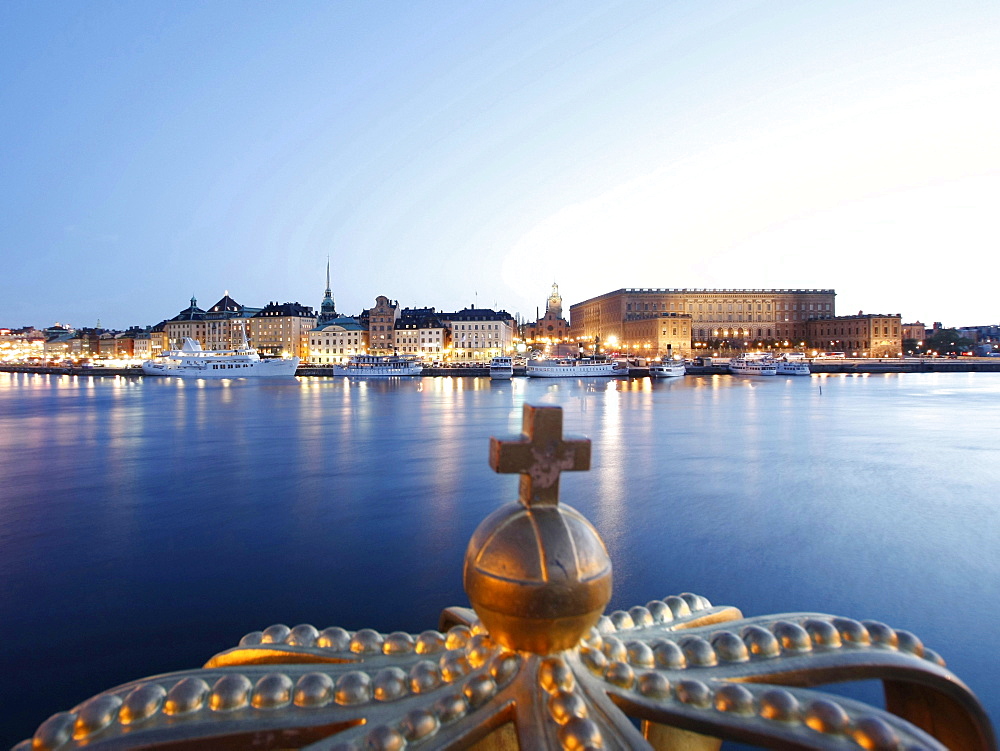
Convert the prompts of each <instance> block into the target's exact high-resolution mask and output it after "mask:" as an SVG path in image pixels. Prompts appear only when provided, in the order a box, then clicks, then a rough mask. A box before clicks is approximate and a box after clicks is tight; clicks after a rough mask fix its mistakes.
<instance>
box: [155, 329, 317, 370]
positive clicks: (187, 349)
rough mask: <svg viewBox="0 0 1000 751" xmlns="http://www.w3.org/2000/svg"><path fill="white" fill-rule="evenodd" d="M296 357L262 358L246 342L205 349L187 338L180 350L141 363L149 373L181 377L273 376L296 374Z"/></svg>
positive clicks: (197, 342) (169, 351)
mask: <svg viewBox="0 0 1000 751" xmlns="http://www.w3.org/2000/svg"><path fill="white" fill-rule="evenodd" d="M298 366H299V358H297V357H275V358H262V357H261V356H260V355H259V354H257V350H255V349H253V348H252V347H250V345H249V344H248V343H247V340H246V335H245V334H244V336H243V345H242V346H241V347H239V348H237V349H231V350H205V349H202V347H201V343H200V342H199V341H197V340H196V339H191V338H189V337H185V338H184V340H183V342H182V344H181V348H180V349H175V350H168V351H167V352H164V353H163V354H161V355H158V356H157V357H154V358H153V359H152V360H146V361H145V362H144V363H143V364H142V372H143V373H145V374H146V375H159V376H178V377H180V378H273V377H277V376H294V375H295V370H296V368H298Z"/></svg>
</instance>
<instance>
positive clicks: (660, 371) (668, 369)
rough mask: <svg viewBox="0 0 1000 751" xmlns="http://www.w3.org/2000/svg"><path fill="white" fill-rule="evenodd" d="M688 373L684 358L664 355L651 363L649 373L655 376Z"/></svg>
mask: <svg viewBox="0 0 1000 751" xmlns="http://www.w3.org/2000/svg"><path fill="white" fill-rule="evenodd" d="M685 373H687V367H686V366H685V365H684V361H683V360H674V359H673V358H671V357H666V356H664V357H663V358H661V359H660V360H658V361H654V362H651V363H650V364H649V375H650V376H652V377H653V378H677V377H679V376H682V375H684V374H685Z"/></svg>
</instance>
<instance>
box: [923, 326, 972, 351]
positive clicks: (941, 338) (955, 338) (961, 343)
mask: <svg viewBox="0 0 1000 751" xmlns="http://www.w3.org/2000/svg"><path fill="white" fill-rule="evenodd" d="M973 344H974V342H973V341H972V340H971V339H966V338H965V337H963V336H962V335H961V334H959V333H958V330H957V329H937V330H936V331H935V332H934V333H933V334H932V335H931V336H929V337H928V338H927V339H926V340H925V341H924V350H925V351H932V352H937V353H938V354H939V355H957V354H960V353H962V352H970V351H972V345H973Z"/></svg>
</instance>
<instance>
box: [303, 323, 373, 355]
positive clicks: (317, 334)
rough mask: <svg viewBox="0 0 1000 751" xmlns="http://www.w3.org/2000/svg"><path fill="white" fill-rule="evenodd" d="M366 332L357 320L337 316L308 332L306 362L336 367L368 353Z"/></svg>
mask: <svg viewBox="0 0 1000 751" xmlns="http://www.w3.org/2000/svg"><path fill="white" fill-rule="evenodd" d="M367 336H368V332H367V331H365V330H364V327H363V326H362V325H361V322H360V321H359V320H358V319H357V318H350V317H348V316H337V317H335V318H332V319H330V320H329V321H327V322H326V323H320V324H319V325H318V326H316V328H314V329H313V330H312V331H310V332H309V356H308V358H307V359H308V360H309V362H311V363H315V364H317V365H336V364H338V363H343V362H346V361H347V360H349V359H350V358H351V357H352V356H353V355H361V354H364V353H366V352H367V351H368V343H367Z"/></svg>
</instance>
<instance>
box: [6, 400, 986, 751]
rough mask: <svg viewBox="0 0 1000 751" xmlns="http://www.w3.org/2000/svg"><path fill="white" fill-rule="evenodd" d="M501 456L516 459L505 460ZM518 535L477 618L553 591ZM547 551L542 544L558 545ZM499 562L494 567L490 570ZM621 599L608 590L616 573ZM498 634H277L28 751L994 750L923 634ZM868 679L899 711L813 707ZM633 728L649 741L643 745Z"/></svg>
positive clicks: (90, 704)
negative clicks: (510, 591)
mask: <svg viewBox="0 0 1000 751" xmlns="http://www.w3.org/2000/svg"><path fill="white" fill-rule="evenodd" d="M543 414H545V413H543ZM550 414H551V413H548V414H545V419H551V418H550V417H549V415H550ZM532 415H534V416H535V418H537V417H538V415H539V412H538V411H537V410H534V409H530V408H529V409H526V422H527V423H528V425H527V430H526V432H527V434H528V435H527V436H526V438H527V440H523V441H520V442H521V443H528V444H529V445H530V443H531V441H532V440H534V439H537V438H538V437H539V436H540V435H542V434H544V435H547V436H549V438H547V439H546V440H549V439H550V438H551V436H552V435H556V436H558V435H560V434H561V420H560V421H559V423H558V424H556V423H547V424H548V425H549V426H550V427H549V428H545V429H544V430H539V422H538V421H537V419H536V420H535V422H534V427H532V419H531V416H532ZM553 424H556V427H557V428H558V430H556V431H555V432H554V433H552V432H551V425H553ZM532 431H534V438H533V437H532V435H533V433H532ZM558 444H559V440H555V439H553V440H549V443H548V444H547V445H549V446H554V447H555V449H554V452H553V454H554V455H557V456H558V454H559V452H560V451H562V450H563V449H560V448H558ZM496 445H497V443H495V444H494V446H496ZM498 450H499V451H500V452H501V453H502V452H503V449H502V445H501V447H500V448H499V449H498ZM572 451H573V452H574V453H575V452H576V449H573V450H572ZM543 453H544V452H543ZM495 455H496V454H495V453H494V451H493V450H492V449H491V463H492V465H493V466H494V468H496V469H498V471H516V472H524V471H525V469H524V467H528V469H527V471H528V472H529V473H530V471H531V470H530V467H532V466H534V465H533V464H532V463H531V462H528V463H527V464H525V462H523V461H522V460H521V459H518V460H517V461H515V462H513V463H512V464H508V463H507V460H506V459H498V460H497V461H496V462H494V461H493V459H492V457H493V456H495ZM575 455H577V454H575ZM587 455H588V456H589V452H588V454H587ZM577 456H579V455H577ZM532 461H534V460H532ZM567 463H568V462H565V461H564V460H562V459H557V460H556V461H555V462H554V463H550V465H549V466H550V467H551V466H555V467H557V470H559V471H561V470H563V469H570V468H577V469H580V468H583V467H580V466H578V465H579V464H580V463H581V462H578V461H577V460H574V462H573V464H574V465H576V466H565V465H566V464H567ZM518 466H520V467H522V468H521V469H518V468H516V467H518ZM501 467H503V468H505V469H504V470H501V469H500V468H501ZM553 475H554V477H555V482H556V483H557V482H558V471H555V472H543V473H541V476H544V477H545V478H546V484H545V487H547V488H551V487H552V477H553ZM525 488H526V484H525V482H524V481H523V480H522V484H521V489H522V498H521V500H520V502H519V503H518V504H516V505H517V507H518V508H519V509H520V511H519V513H521V514H525V513H529V512H530V513H534V512H537V511H538V508H537V507H536V506H535V499H536V497H537V494H538V493H539V484H538V482H537V478H536V477H534V476H532V477H531V482H529V483H528V484H527V491H526V490H525ZM541 496H542V497H543V500H542V501H541V503H540V506H542V507H546V508H544V510H545V511H546V512H547V513H548V512H552V511H554V510H555V508H553V507H554V505H555V502H556V501H555V499H552V498H548V497H545V492H542V493H541ZM494 516H497V515H496V514H495V515H494ZM514 516H516V515H514V514H513V512H511V513H510V514H500V517H501V521H500V522H499V523H498V522H495V521H494V522H490V519H492V518H493V517H490V519H487V521H486V522H484V525H483V527H485V528H486V529H485V531H484V529H483V527H481V528H480V530H477V532H476V535H474V537H473V542H472V543H470V549H469V550H470V553H469V556H467V559H466V567H467V570H466V580H467V582H468V579H469V577H468V567H469V560H470V556H471V560H472V561H473V564H474V567H476V566H482V567H483V569H484V570H486V571H487V572H488V573H489V575H487V574H483V578H484V579H485V580H487V581H486V584H483V583H482V582H476V586H481V587H485V589H484V594H482V595H481V596H480V597H478V598H472V597H471V593H470V599H473V602H476V600H477V599H479V600H480V601H484V600H485V601H487V602H488V603H489V604H490V605H491V607H499V608H504V607H506V603H505V602H504V601H503V598H502V597H500V596H499V595H498V594H497V592H496V591H495V590H491V589H490V587H492V586H493V583H492V580H491V579H490V576H492V575H493V574H496V573H497V571H496V569H497V568H498V566H501V565H502V566H510V567H512V569H511V570H516V572H517V574H518V576H519V577H524V580H525V581H526V582H527V583H526V584H524V585H523V586H524V587H525V588H527V589H529V590H530V589H531V587H533V586H535V584H536V583H537V582H538V581H541V582H542V583H543V585H547V583H548V582H549V581H550V580H551V579H552V576H551V567H550V566H548V565H547V561H549V557H547V554H550V553H551V552H552V551H551V550H549V549H546V550H545V551H542V552H541V553H539V552H538V551H539V550H540V548H538V547H536V548H534V549H532V550H531V551H530V553H531V554H530V555H524V553H523V551H522V560H520V562H518V561H517V560H515V559H516V558H517V556H515V555H514V552H516V549H515V548H513V547H510V546H511V544H512V543H511V542H510V540H508V539H507V538H506V535H508V534H513V533H510V532H508V531H506V530H508V529H515V528H519V525H520V524H522V523H523V522H522V521H518V519H516V518H514ZM577 517H579V515H578V514H575V512H572V513H570V512H569V511H568V510H566V513H565V514H564V515H563V517H560V521H559V522H558V523H557V524H556V523H554V525H555V529H556V530H558V531H557V532H551V531H550V532H547V533H546V535H554V536H555V538H556V540H557V542H558V541H559V540H563V539H569V538H572V537H573V535H574V534H579V535H582V536H584V537H587V536H588V535H589V532H591V531H592V528H591V527H590V526H589V524H586V520H584V519H583V518H582V517H579V518H577ZM526 518H528V519H529V521H532V520H534V517H533V516H529V517H526ZM553 518H555V517H553ZM566 519H570V520H571V521H566ZM546 523H548V522H542V524H543V525H544V524H546ZM581 523H583V524H586V528H583V527H581V526H579V525H580V524H581ZM581 530H584V531H587V530H589V531H587V532H586V534H584V531H581ZM517 534H518V535H520V534H521V533H520V532H518V533H517ZM546 535H543V536H542V538H539V539H543V538H544V541H545V543H546V545H548V544H549V543H550V538H549V537H548V536H546ZM595 537H596V533H595ZM498 538H499V539H498ZM495 539H496V541H497V542H496V544H497V546H498V547H497V548H496V549H495V550H493V549H492V547H491V541H493V540H495ZM597 542H598V543H600V540H599V538H598V539H597ZM560 544H561V543H560ZM554 549H555V548H553V550H554ZM567 549H568V548H567ZM600 549H601V551H602V552H603V550H604V548H603V544H601V546H600ZM487 551H490V552H489V555H486V552H487ZM560 551H562V549H561V548H560ZM481 554H482V555H481ZM560 555H562V552H560ZM490 556H496V558H491V557H490ZM487 559H488V560H490V561H493V564H491V566H485V564H484V563H483V562H484V561H486V560H487ZM497 561H499V563H497ZM602 566H603V564H601V563H598V564H597V565H594V564H593V561H591V560H589V559H587V560H583V561H581V560H577V561H576V568H577V573H576V574H575V575H574V577H575V578H574V577H570V579H572V581H573V582H574V583H579V582H580V581H583V582H585V583H587V582H589V581H590V580H591V578H592V574H593V572H595V571H596V572H598V578H600V576H602V575H603V574H602V573H601V572H603V567H602ZM478 575H479V574H475V575H474V576H473V578H474V579H475V578H476V576H478ZM547 577H548V578H547ZM588 577H590V578H588ZM607 581H608V585H609V587H610V568H609V570H608V576H607ZM574 586H575V584H574ZM573 588H574V587H573V586H570V589H571V590H572V589H573ZM516 590H517V588H515V590H514V591H515V593H516ZM584 590H586V591H588V592H589V588H588V587H584ZM539 591H544V587H543V590H539ZM477 592H478V590H477ZM591 595H593V593H590V594H588V595H587V596H591ZM603 596H604V595H603V594H600V595H593V597H594V598H595V599H593V600H588V599H587V597H586V596H585V597H582V602H584V607H582V608H577V607H576V606H575V605H574V606H573V607H568V606H566V605H565V603H563V604H560V605H559V606H558V607H555V606H550V605H549V604H548V603H546V602H545V599H546V598H545V597H544V596H538V597H535V595H534V594H529V595H527V596H525V597H522V598H520V599H518V596H517V595H516V594H514V595H512V597H514V599H515V601H517V602H519V603H521V605H522V606H524V607H528V606H530V607H532V608H538V610H537V611H533V612H532V613H520V614H519V613H516V612H508V613H507V615H509V616H522V617H526V618H527V619H529V620H534V621H537V623H534V624H533V627H536V628H537V630H538V633H542V637H540V638H543V642H544V638H549V637H545V636H544V633H543V632H544V631H545V620H546V618H547V617H551V618H552V620H553V623H551V624H550V629H551V630H552V631H555V632H561V629H562V626H561V625H560V624H559V623H558V621H559V618H560V617H574V616H575V615H577V614H578V610H586V608H587V607H589V606H590V605H591V604H593V603H594V602H596V600H598V599H600V598H601V597H603ZM490 598H493V599H490ZM569 601H571V602H575V601H576V600H575V598H574V597H571V598H569ZM601 607H603V603H602V604H601ZM507 610H508V611H510V610H512V609H511V608H507ZM544 613H550V616H545V615H544ZM567 613H568V614H569V615H566V614H567ZM539 614H542V615H539ZM552 614H554V615H552ZM515 620H516V618H515ZM486 622H487V619H485V618H483V619H481V614H477V613H476V612H474V611H472V610H469V609H466V608H449V609H447V610H446V611H444V613H443V614H442V618H441V626H440V628H441V630H440V631H435V630H428V631H424V632H423V633H421V634H407V633H403V632H393V633H390V634H382V633H379V632H376V631H373V630H371V629H362V630H360V631H353V632H352V631H347V630H345V629H342V628H336V627H333V628H326V629H323V630H318V629H316V628H314V627H313V626H309V625H300V626H296V627H295V628H288V627H287V626H284V625H281V624H279V625H275V626H271V627H269V628H267V629H265V630H263V631H255V632H253V633H251V634H248V635H247V636H245V637H244V638H243V639H242V640H241V642H240V645H239V646H238V647H236V648H234V649H231V650H228V651H226V652H222V653H220V654H218V655H216V656H215V657H213V658H212V659H211V660H209V662H208V663H207V664H206V665H205V666H204V667H203V668H201V669H199V670H188V671H181V672H177V673H169V674H165V675H159V676H153V677H151V678H146V679H143V680H139V681H134V682H132V683H127V684H124V685H122V686H118V687H116V688H114V689H111V690H109V691H106V692H104V693H102V694H99V695H98V696H95V697H93V698H92V699H90V700H88V701H86V702H84V703H83V704H81V705H79V706H77V707H74V708H73V709H72V710H71V711H69V712H60V713H58V714H55V715H53V716H52V717H50V718H49V719H48V720H46V721H45V722H44V723H43V724H42V725H41V726H40V727H39V728H38V730H37V732H36V733H35V735H34V737H33V738H32V739H29V740H26V741H24V742H23V743H22V744H19V745H18V746H17V747H16V751H27V749H32V748H33V749H39V751H42V750H44V749H74V748H81V747H84V746H86V747H88V748H91V749H127V748H158V747H162V748H167V747H171V748H173V747H177V748H183V747H191V748H197V747H201V748H213V749H214V748H234V749H235V748H249V747H253V748H261V749H282V748H309V749H324V750H326V751H334V750H339V749H403V748H406V747H413V748H426V749H457V748H467V747H470V746H473V745H476V747H477V748H479V749H506V748H518V747H520V748H522V749H546V750H548V749H552V750H555V749H598V748H604V749H641V748H657V749H672V750H673V751H688V750H690V751H701V750H704V749H718V747H719V743H720V740H719V739H732V740H738V741H742V742H746V743H752V744H756V745H759V746H768V747H772V748H782V749H841V750H842V749H878V750H882V751H913V750H914V749H933V750H935V751H942V750H943V749H951V750H952V751H989V750H990V749H996V741H995V738H994V735H993V730H992V727H991V725H990V722H989V719H988V718H987V717H986V715H985V713H984V712H983V710H982V707H981V706H980V704H979V702H978V701H977V700H976V698H975V696H974V695H973V694H972V693H971V692H970V691H969V690H968V688H967V687H966V686H965V685H964V684H962V683H961V681H959V680H958V678H956V677H955V676H954V675H953V674H952V673H950V672H949V671H948V670H947V669H946V668H945V667H944V662H943V661H942V660H941V658H940V657H938V656H937V654H935V653H934V652H932V651H931V650H929V649H926V648H925V647H924V646H923V644H922V643H921V642H920V640H919V639H918V638H917V637H915V636H914V635H913V634H911V633H909V632H907V631H902V630H897V629H893V628H890V627H889V626H887V625H885V624H883V623H880V622H877V621H860V622H859V621H856V620H852V619H849V618H838V617H835V616H830V615H823V614H819V613H792V614H784V615H778V616H761V617H755V618H743V616H742V614H741V613H740V612H739V611H738V610H736V609H735V608H729V607H713V606H712V605H711V604H710V603H709V602H708V601H707V600H706V599H705V598H703V597H699V596H697V595H693V594H682V595H679V596H674V597H666V598H664V599H662V600H652V601H650V602H648V603H646V605H644V606H637V607H633V608H631V609H630V610H628V611H615V612H613V613H610V614H609V615H605V616H599V617H598V619H597V620H596V623H595V625H594V626H590V627H587V628H585V629H583V631H582V632H581V634H580V638H579V639H577V641H574V642H573V643H572V644H570V645H569V646H567V647H566V648H564V649H559V650H557V651H555V652H553V653H546V652H545V651H544V650H536V649H529V648H524V647H516V646H514V647H512V646H510V645H508V644H505V643H504V642H503V641H501V639H500V638H495V636H493V635H491V634H490V633H489V631H488V630H487V626H486V625H485V624H486ZM502 625H503V627H504V628H507V625H506V624H505V622H502ZM522 628H523V624H519V625H518V624H515V626H514V627H513V633H505V634H504V638H505V639H513V640H515V641H516V640H519V639H521V638H522V637H523V636H524V634H522V633H521V632H520V630H521V629H522ZM533 633H534V632H533ZM531 638H535V637H531ZM865 679H879V680H881V681H882V682H883V684H884V685H885V689H886V707H887V708H886V710H882V709H878V708H874V707H871V706H868V705H866V704H862V703H859V702H856V701H853V700H850V699H846V698H843V697H840V696H834V695H830V694H826V693H823V692H821V691H817V690H815V689H814V688H813V687H815V686H819V685H822V684H827V683H834V682H838V681H844V680H865ZM631 718H636V719H639V720H641V721H642V722H641V729H639V728H637V726H636V725H635V724H634V723H633V722H632V720H631Z"/></svg>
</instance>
